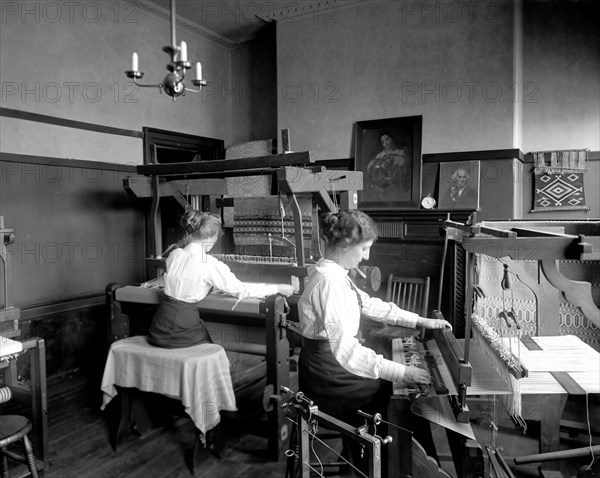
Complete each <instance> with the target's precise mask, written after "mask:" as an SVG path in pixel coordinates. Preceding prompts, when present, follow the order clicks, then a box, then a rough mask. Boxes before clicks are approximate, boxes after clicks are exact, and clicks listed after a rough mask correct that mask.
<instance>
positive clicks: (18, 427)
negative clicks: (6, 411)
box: [0, 387, 39, 478]
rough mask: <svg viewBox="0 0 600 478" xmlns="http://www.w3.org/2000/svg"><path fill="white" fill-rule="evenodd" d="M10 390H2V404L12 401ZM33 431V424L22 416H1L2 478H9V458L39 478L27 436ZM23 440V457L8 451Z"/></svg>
mask: <svg viewBox="0 0 600 478" xmlns="http://www.w3.org/2000/svg"><path fill="white" fill-rule="evenodd" d="M11 396H12V394H11V391H10V388H8V387H2V388H0V403H4V402H7V401H8V400H10V398H11ZM30 431H31V422H30V421H29V420H28V419H27V418H25V417H22V416H20V415H0V476H1V478H8V460H7V457H8V458H11V459H12V460H14V461H16V462H18V463H22V464H24V465H27V468H28V469H29V475H30V476H32V477H33V478H38V476H39V475H38V469H37V465H36V462H35V456H34V454H33V447H32V446H31V441H30V440H29V437H28V436H27V434H28V433H29V432H30ZM19 440H23V448H24V449H25V454H24V455H21V454H18V453H15V452H13V451H10V450H8V446H9V445H11V444H13V443H15V442H17V441H19Z"/></svg>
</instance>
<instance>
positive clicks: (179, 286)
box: [164, 242, 277, 302]
mask: <svg viewBox="0 0 600 478" xmlns="http://www.w3.org/2000/svg"><path fill="white" fill-rule="evenodd" d="M164 277H165V294H166V295H168V296H169V297H172V298H174V299H177V300H181V301H184V302H198V301H200V300H202V299H204V298H205V297H206V296H207V295H208V294H209V293H210V291H211V289H212V288H213V287H214V288H215V289H218V290H220V291H222V292H225V293H226V294H229V295H232V296H234V297H237V298H238V299H246V298H248V297H257V298H262V297H266V296H269V295H274V294H277V285H276V284H254V283H251V282H242V281H240V280H239V279H238V278H237V277H236V276H235V275H234V274H233V272H231V270H230V269H229V267H228V266H227V264H224V263H223V262H221V261H219V260H218V259H216V258H214V257H213V256H211V255H208V254H206V253H205V252H204V249H203V248H202V246H201V245H200V244H197V243H194V242H191V243H189V244H188V245H187V246H185V247H184V248H183V249H175V250H174V251H173V252H171V253H170V254H169V257H168V258H167V271H166V272H165V275H164Z"/></svg>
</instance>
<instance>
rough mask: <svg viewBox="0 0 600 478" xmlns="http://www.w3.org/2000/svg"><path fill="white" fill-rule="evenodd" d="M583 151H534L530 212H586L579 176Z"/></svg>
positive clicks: (583, 164)
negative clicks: (532, 191) (532, 190)
mask: <svg viewBox="0 0 600 478" xmlns="http://www.w3.org/2000/svg"><path fill="white" fill-rule="evenodd" d="M588 151H589V150H587V149H582V150H560V151H538V152H533V153H531V154H532V156H533V158H534V162H535V170H534V200H533V209H532V210H531V212H545V211H577V210H578V211H582V210H584V211H587V210H589V209H590V208H589V206H587V205H586V203H585V192H584V181H583V176H584V172H585V170H586V166H587V159H588Z"/></svg>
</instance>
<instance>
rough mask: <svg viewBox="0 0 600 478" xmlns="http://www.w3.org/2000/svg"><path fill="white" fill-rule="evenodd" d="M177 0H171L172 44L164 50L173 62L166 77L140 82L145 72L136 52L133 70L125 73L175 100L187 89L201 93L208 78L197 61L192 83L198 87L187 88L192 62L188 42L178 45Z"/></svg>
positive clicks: (132, 57) (133, 55) (132, 65)
mask: <svg viewBox="0 0 600 478" xmlns="http://www.w3.org/2000/svg"><path fill="white" fill-rule="evenodd" d="M175 21H176V16H175V0H171V44H170V45H167V46H164V47H163V48H162V50H163V51H164V52H165V53H167V54H168V55H169V56H170V57H171V62H170V63H168V64H167V70H169V73H167V75H166V76H165V77H164V79H163V80H162V82H161V83H157V84H153V85H144V84H142V83H138V81H137V80H138V79H139V78H142V77H143V76H144V73H143V72H142V71H140V70H139V63H138V54H137V53H136V52H134V53H133V54H132V56H131V70H127V71H126V72H125V75H126V76H127V77H128V78H131V79H132V80H133V82H134V83H135V84H136V85H138V86H140V87H142V88H147V87H150V88H158V89H159V91H160V92H161V93H162V92H163V90H164V91H165V93H166V94H167V95H169V96H171V97H172V98H173V101H175V99H176V98H177V97H178V96H185V93H186V91H189V92H191V93H200V89H201V88H202V87H203V86H206V80H203V79H202V64H201V63H200V62H197V63H196V78H194V79H193V80H192V85H194V86H195V87H197V88H198V89H197V90H193V89H190V88H187V87H186V86H185V84H184V83H183V80H184V78H185V71H186V70H189V69H190V68H192V63H191V62H190V61H188V57H187V44H186V43H185V42H184V41H182V42H181V44H180V45H179V46H178V45H177V41H176V37H175Z"/></svg>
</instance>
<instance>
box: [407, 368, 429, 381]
mask: <svg viewBox="0 0 600 478" xmlns="http://www.w3.org/2000/svg"><path fill="white" fill-rule="evenodd" d="M403 382H404V383H405V384H406V385H416V384H419V385H427V384H429V383H431V377H430V376H429V373H428V372H427V370H423V369H422V368H419V367H413V366H410V365H409V366H407V367H406V370H405V371H404V380H403Z"/></svg>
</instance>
